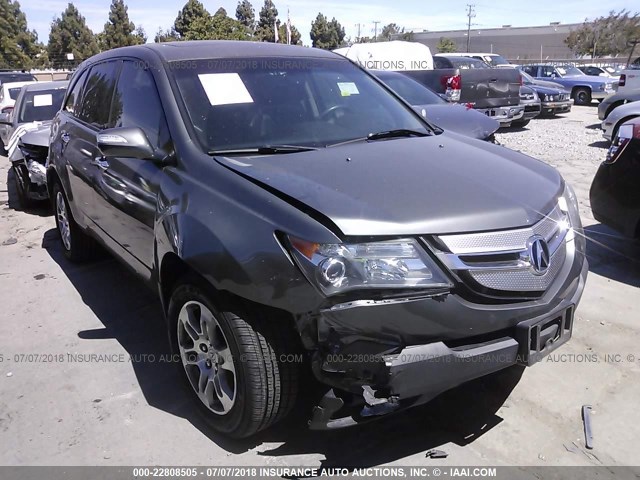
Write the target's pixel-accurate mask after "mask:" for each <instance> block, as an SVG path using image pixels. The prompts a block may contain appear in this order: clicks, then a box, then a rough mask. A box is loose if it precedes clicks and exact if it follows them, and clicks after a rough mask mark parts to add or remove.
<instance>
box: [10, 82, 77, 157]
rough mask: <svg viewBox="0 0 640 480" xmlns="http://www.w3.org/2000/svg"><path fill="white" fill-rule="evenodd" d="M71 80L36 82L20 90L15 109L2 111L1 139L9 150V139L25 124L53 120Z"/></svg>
mask: <svg viewBox="0 0 640 480" xmlns="http://www.w3.org/2000/svg"><path fill="white" fill-rule="evenodd" d="M67 85H69V82H68V81H67V80H64V81H56V82H36V83H30V84H28V85H25V86H23V87H22V89H21V90H20V94H19V95H18V98H17V99H16V103H15V105H14V107H13V110H12V111H11V112H9V113H0V139H2V142H3V143H4V145H5V146H6V149H7V150H9V148H10V145H9V139H10V138H11V135H13V132H15V131H16V129H17V128H18V127H19V126H20V125H23V124H26V123H33V122H47V121H51V120H52V119H53V117H54V116H55V114H56V113H58V110H60V107H61V106H62V100H63V98H64V94H65V93H66V91H67Z"/></svg>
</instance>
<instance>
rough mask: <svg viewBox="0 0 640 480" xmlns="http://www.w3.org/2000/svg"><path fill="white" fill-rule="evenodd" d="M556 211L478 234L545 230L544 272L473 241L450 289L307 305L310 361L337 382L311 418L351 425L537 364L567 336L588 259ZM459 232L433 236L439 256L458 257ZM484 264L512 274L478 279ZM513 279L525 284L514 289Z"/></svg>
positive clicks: (318, 424) (315, 425)
mask: <svg viewBox="0 0 640 480" xmlns="http://www.w3.org/2000/svg"><path fill="white" fill-rule="evenodd" d="M554 212H556V211H555V210H554V211H553V212H551V213H550V214H549V215H548V216H546V217H545V219H543V220H542V221H541V222H540V223H539V224H536V225H533V226H532V227H530V230H531V231H529V230H528V229H521V230H516V231H510V232H497V233H495V234H493V233H492V234H491V237H487V236H482V237H481V238H480V239H479V238H477V237H474V236H472V237H471V239H472V240H474V241H479V240H483V241H484V240H487V241H489V242H490V244H492V245H498V244H500V241H502V240H503V239H504V240H507V239H511V238H514V234H522V237H523V238H526V237H534V238H538V237H536V235H540V236H542V237H543V238H546V239H547V241H548V242H549V245H550V246H551V250H550V253H551V258H550V265H549V270H548V271H547V273H545V274H544V275H539V274H534V273H531V274H529V270H527V268H526V267H525V266H524V265H525V264H526V261H524V260H523V259H524V258H525V257H524V256H522V255H520V254H518V255H516V256H515V258H517V259H516V260H513V262H511V263H510V261H509V259H508V256H509V255H511V256H513V255H514V254H513V253H508V254H500V255H503V256H502V257H500V258H498V257H497V256H496V253H495V252H481V253H473V252H470V247H465V248H466V250H464V255H461V256H460V258H461V259H462V260H463V261H464V262H468V263H464V262H462V263H458V264H456V265H457V266H455V269H454V268H453V267H451V266H449V268H452V269H451V270H450V271H451V272H452V274H453V277H454V282H453V286H452V287H451V288H449V289H443V290H441V291H437V292H432V293H431V294H428V295H423V296H415V295H414V296H408V295H406V296H404V297H403V296H402V295H397V294H396V295H395V296H394V297H390V298H389V297H388V298H377V299H370V300H367V299H360V300H355V301H351V302H344V303H337V304H334V305H332V306H329V307H327V308H324V309H322V310H320V311H319V312H317V313H313V314H312V313H309V314H307V315H306V316H305V318H304V319H303V320H302V321H301V322H300V323H299V325H304V326H305V331H304V332H303V341H304V340H305V339H306V340H307V345H308V341H309V340H310V339H312V338H313V340H314V341H315V347H314V349H313V353H312V357H311V368H312V371H313V373H314V376H315V377H316V378H317V379H318V380H320V382H321V383H323V384H324V385H326V386H327V388H328V389H329V390H328V391H327V392H326V393H325V395H324V396H323V397H322V399H321V400H320V401H319V403H318V404H317V406H316V407H315V408H314V410H313V413H312V417H311V420H310V421H309V426H310V428H311V429H318V430H326V429H335V428H342V427H347V426H350V425H356V424H358V423H361V422H366V421H370V420H373V419H376V418H380V417H382V416H385V415H387V414H389V413H392V412H397V411H400V410H403V409H406V408H409V407H413V406H417V405H421V404H424V403H426V402H428V401H430V400H432V399H433V398H435V397H436V396H438V395H440V394H441V393H444V392H445V391H447V390H449V389H451V388H453V387H456V386H458V385H461V384H463V383H465V382H468V381H470V380H473V379H476V378H480V377H483V376H485V375H488V374H491V373H494V372H497V371H499V370H501V369H504V368H507V367H510V366H513V365H517V364H519V365H527V366H530V365H533V364H535V363H537V362H538V361H540V360H541V359H542V358H543V357H544V356H546V355H548V354H549V353H551V352H552V351H554V350H555V349H556V348H558V347H560V346H561V345H563V344H564V343H565V342H567V341H568V340H569V339H570V338H571V335H572V331H573V319H574V312H575V309H576V307H577V305H578V303H579V301H580V298H581V295H582V291H583V289H584V286H585V283H586V277H587V272H588V264H587V261H586V259H585V256H584V252H585V244H584V243H585V242H584V239H583V238H582V237H581V235H579V234H576V232H574V231H573V230H569V231H563V227H562V222H561V218H560V217H561V215H560V214H558V219H555V218H554V215H556V213H554ZM551 222H554V223H556V224H557V225H558V226H557V227H556V228H554V227H553V226H552V223H551ZM576 227H578V228H577V230H578V231H579V230H580V226H579V225H576ZM543 229H544V230H543ZM514 232H515V233H514ZM545 232H546V233H545ZM502 235H504V237H503V236H502ZM461 240H467V242H466V243H465V245H469V243H468V240H469V239H460V238H457V237H455V236H445V237H440V238H439V239H437V241H434V242H431V246H433V245H439V248H441V249H442V251H440V250H434V253H435V254H436V256H443V255H444V256H447V258H449V260H448V261H451V257H452V256H455V253H456V252H458V250H457V249H456V245H457V243H456V242H460V241H461ZM447 245H448V247H447ZM506 246H509V248H511V247H512V245H506ZM506 246H505V248H506ZM458 248H460V247H458ZM474 248H476V247H474ZM477 248H478V251H481V250H483V249H484V246H483V245H479V246H478V247H477ZM474 255H475V256H474ZM477 257H486V258H482V259H480V258H477ZM489 260H490V261H497V262H498V263H497V264H496V265H493V264H489V263H487V262H488V261H489ZM467 268H468V269H469V270H465V269H467ZM484 269H487V270H489V271H491V272H499V273H500V274H501V275H504V277H505V279H506V281H505V283H504V284H500V283H499V282H498V281H497V280H496V279H495V278H493V277H491V282H493V283H492V284H491V285H492V286H493V287H494V288H486V287H484V286H482V285H480V284H479V283H478V282H482V281H485V280H486V279H485V277H484V276H483V275H484V271H485V270H484ZM472 276H473V278H474V279H475V280H472ZM511 277H513V278H511ZM487 281H488V280H487ZM515 281H517V282H520V283H519V284H518V285H517V288H519V289H520V290H521V291H517V292H516V291H513V289H514V288H516V285H515V283H513V282H515ZM509 288H511V289H512V290H508V289H509Z"/></svg>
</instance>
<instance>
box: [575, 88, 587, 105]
mask: <svg viewBox="0 0 640 480" xmlns="http://www.w3.org/2000/svg"><path fill="white" fill-rule="evenodd" d="M573 101H574V103H575V104H576V105H591V91H590V90H589V89H588V88H576V89H575V90H574V91H573Z"/></svg>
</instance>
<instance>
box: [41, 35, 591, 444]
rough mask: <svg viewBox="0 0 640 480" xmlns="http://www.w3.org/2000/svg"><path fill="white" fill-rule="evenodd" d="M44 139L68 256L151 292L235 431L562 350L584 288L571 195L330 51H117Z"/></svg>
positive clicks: (204, 396)
mask: <svg viewBox="0 0 640 480" xmlns="http://www.w3.org/2000/svg"><path fill="white" fill-rule="evenodd" d="M51 138H52V140H51V146H50V155H49V163H48V170H47V175H48V188H49V191H50V194H51V198H52V199H53V202H54V206H55V214H56V222H57V226H58V230H59V232H60V237H61V240H62V244H63V247H64V252H65V254H66V256H67V257H68V258H69V259H71V260H73V261H79V260H84V259H87V258H89V257H90V256H91V254H92V252H93V250H94V247H95V245H96V243H100V244H102V245H103V246H105V247H106V248H107V249H108V250H110V251H111V252H112V253H113V254H114V255H115V256H117V257H118V258H119V259H120V260H122V261H123V262H124V263H125V264H126V265H128V266H129V267H130V268H131V269H132V270H133V271H135V272H136V273H137V274H138V275H139V276H140V278H141V279H143V280H144V281H145V282H147V283H148V284H149V285H150V286H151V287H152V288H153V289H155V290H156V291H157V292H158V295H159V298H160V301H161V302H162V306H163V308H164V312H165V314H166V323H167V326H168V332H169V336H170V341H171V345H172V347H173V348H174V349H175V351H176V353H177V354H179V357H180V359H181V363H182V366H181V369H183V370H184V374H185V375H184V377H185V380H186V382H187V384H188V385H189V386H188V388H189V390H190V391H191V392H192V394H193V398H194V400H195V404H196V405H197V408H199V409H200V410H201V411H202V412H203V413H204V414H205V416H206V417H207V418H208V420H209V421H210V423H211V424H212V425H213V427H214V428H215V429H217V430H219V431H221V432H224V433H226V434H228V435H231V436H235V437H244V436H249V435H251V434H253V433H255V432H257V431H259V430H261V429H264V428H266V427H268V426H269V425H271V424H273V423H274V422H276V421H277V420H279V419H281V418H282V417H284V415H285V414H286V413H287V412H288V411H289V410H290V408H291V407H292V405H293V404H294V402H295V400H296V394H297V392H298V390H299V387H300V384H301V383H300V382H301V380H302V379H303V377H302V376H303V375H304V373H305V372H313V376H314V377H315V378H316V379H317V380H318V381H319V382H320V384H321V385H325V386H326V389H325V392H320V395H319V398H318V402H317V405H316V406H315V407H314V409H313V412H312V414H311V419H310V425H311V427H312V428H318V429H321V428H335V427H340V426H347V425H352V424H354V423H358V422H362V421H366V420H368V419H371V418H375V417H380V416H382V415H385V414H388V413H391V412H394V411H399V410H402V409H404V408H407V407H409V406H412V405H418V404H421V403H425V402H427V401H428V400H430V399H432V398H434V397H435V396H436V395H438V394H440V393H441V392H443V391H445V390H447V389H449V388H451V387H454V386H456V385H458V384H461V383H463V382H465V381H468V380H470V379H473V378H476V377H479V376H482V375H485V374H488V373H491V372H494V371H496V370H499V369H501V368H505V367H509V366H511V365H514V364H517V363H520V364H525V365H530V364H532V363H535V362H536V361H538V360H539V359H540V358H541V357H542V356H544V355H546V354H548V353H549V352H550V351H552V350H553V349H555V348H557V347H558V346H559V345H561V344H563V343H564V342H566V341H567V340H568V339H569V338H570V336H571V333H572V327H573V319H574V312H575V309H576V306H577V305H578V301H579V300H580V296H581V294H582V290H583V288H584V284H585V280H586V276H587V262H586V260H585V255H584V249H585V242H584V239H583V236H582V233H581V231H582V227H581V223H580V218H579V215H578V206H577V202H576V198H575V195H574V193H573V191H572V189H571V187H570V186H569V185H568V184H566V183H565V182H564V180H563V179H562V177H561V176H560V175H559V174H558V172H557V171H556V170H555V169H553V168H552V167H550V166H548V165H546V164H544V163H542V162H540V161H538V160H535V159H533V158H530V157H527V156H525V155H522V154H520V153H516V152H514V151H511V150H508V149H505V148H503V147H500V146H497V145H492V144H488V143H487V142H482V141H478V140H473V139H470V138H466V137H463V136H461V135H457V134H455V133H450V132H445V131H442V130H440V129H438V128H436V127H433V126H431V125H430V124H429V123H428V122H427V121H426V120H425V119H423V118H422V117H421V116H420V115H418V114H416V113H415V112H414V111H413V110H412V109H411V106H410V105H408V104H407V103H405V102H404V101H402V100H401V99H400V98H399V97H398V96H397V95H396V94H395V93H393V92H392V91H391V90H389V89H388V88H387V87H386V86H385V85H383V84H382V83H380V82H379V81H378V80H376V79H375V78H374V77H373V76H371V75H370V74H368V73H367V72H366V71H364V70H362V69H361V68H360V67H358V66H356V65H355V64H353V63H351V62H350V61H349V60H347V59H345V58H343V57H341V56H339V55H336V54H334V53H331V52H326V51H322V50H316V49H312V48H302V47H296V46H288V45H278V44H270V43H252V42H221V41H216V42H179V43H163V44H149V45H141V46H135V47H125V48H121V49H115V50H111V51H108V52H104V53H101V54H99V55H97V56H95V57H92V58H90V59H89V60H87V61H85V62H84V63H82V64H81V65H80V67H79V68H78V70H77V72H76V73H75V74H74V76H73V79H72V80H71V84H70V88H69V90H68V93H67V96H66V99H65V101H64V105H63V108H62V110H61V111H60V112H59V113H58V115H57V117H56V118H55V120H54V122H53V126H52V134H51ZM320 397H321V398H320Z"/></svg>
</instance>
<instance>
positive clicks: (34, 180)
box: [13, 159, 49, 200]
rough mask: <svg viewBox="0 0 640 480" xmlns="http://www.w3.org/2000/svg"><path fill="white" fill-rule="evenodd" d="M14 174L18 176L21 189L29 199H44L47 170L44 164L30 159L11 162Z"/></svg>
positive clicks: (46, 196)
mask: <svg viewBox="0 0 640 480" xmlns="http://www.w3.org/2000/svg"><path fill="white" fill-rule="evenodd" d="M13 166H14V174H15V175H16V176H17V177H18V178H17V181H18V182H20V185H21V188H22V191H23V192H24V193H25V195H26V196H27V197H28V198H29V199H31V200H46V199H47V198H49V194H48V193H47V170H46V168H45V166H44V165H43V164H42V163H40V162H38V161H36V160H31V159H22V160H18V161H14V162H13Z"/></svg>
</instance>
